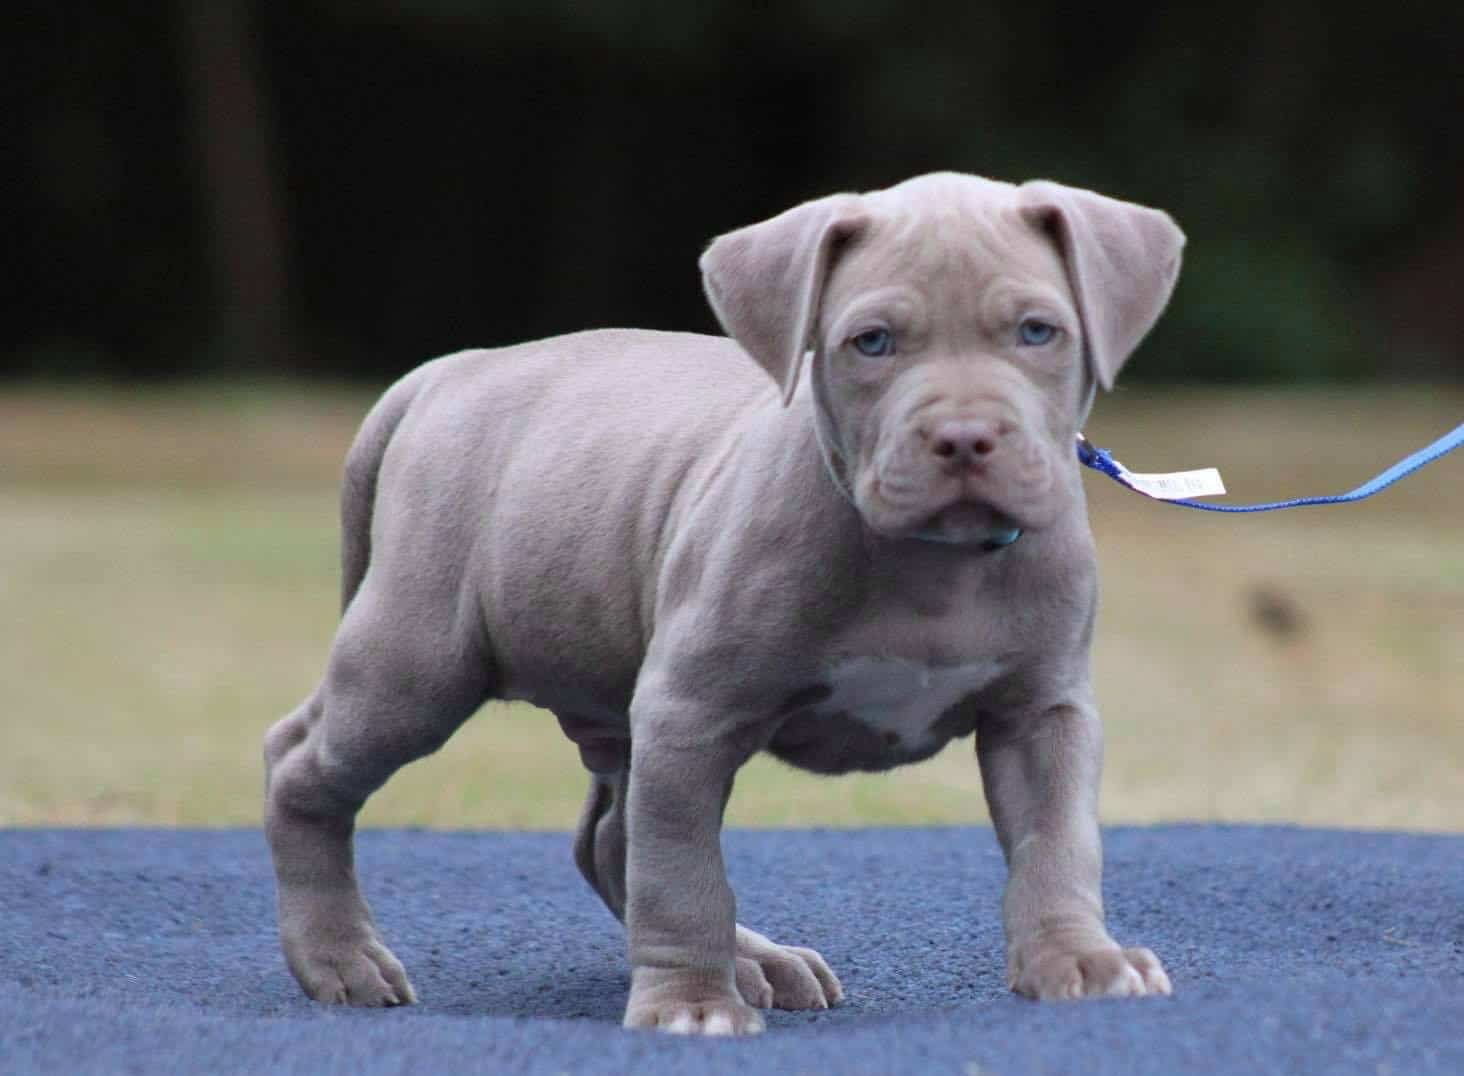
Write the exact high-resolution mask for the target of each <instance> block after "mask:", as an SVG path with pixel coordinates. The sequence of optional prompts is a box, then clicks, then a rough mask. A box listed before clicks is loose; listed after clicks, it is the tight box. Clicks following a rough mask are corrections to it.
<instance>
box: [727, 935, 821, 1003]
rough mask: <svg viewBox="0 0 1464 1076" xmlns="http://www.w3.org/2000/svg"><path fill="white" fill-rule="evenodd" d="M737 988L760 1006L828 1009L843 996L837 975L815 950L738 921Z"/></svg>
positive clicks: (745, 996) (745, 999) (748, 1001)
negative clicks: (770, 936) (782, 942)
mask: <svg viewBox="0 0 1464 1076" xmlns="http://www.w3.org/2000/svg"><path fill="white" fill-rule="evenodd" d="M737 992H738V993H740V994H741V995H742V1000H743V1001H745V1002H747V1003H748V1004H749V1005H752V1006H755V1007H756V1008H759V1009H770V1008H776V1009H827V1008H829V1007H830V1006H831V1005H837V1004H838V1003H839V1002H840V1001H841V1000H843V997H844V988H843V987H842V986H841V985H839V979H838V976H836V975H835V974H834V972H833V969H831V968H830V967H829V966H828V964H826V963H825V962H824V958H823V957H821V956H819V955H818V953H816V952H814V951H813V950H812V949H805V948H803V947H802V946H797V945H779V944H777V943H776V942H774V941H771V940H769V939H768V938H765V937H763V936H762V935H761V934H759V933H757V931H755V930H748V929H747V928H746V927H744V926H742V925H740V924H739V925H738V927H737Z"/></svg>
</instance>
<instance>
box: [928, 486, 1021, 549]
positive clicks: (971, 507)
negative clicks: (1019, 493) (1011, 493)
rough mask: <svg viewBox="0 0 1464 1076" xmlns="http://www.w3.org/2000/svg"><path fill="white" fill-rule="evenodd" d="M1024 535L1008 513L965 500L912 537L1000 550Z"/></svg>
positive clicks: (943, 511)
mask: <svg viewBox="0 0 1464 1076" xmlns="http://www.w3.org/2000/svg"><path fill="white" fill-rule="evenodd" d="M1021 533H1022V528H1021V525H1020V524H1019V523H1018V522H1017V521H1016V520H1015V519H1013V518H1012V517H1011V516H1009V515H1007V514H1006V513H1005V512H1002V511H1000V510H999V509H997V508H996V507H994V506H993V505H991V504H988V503H986V502H985V501H978V500H973V499H969V498H962V499H960V500H958V501H955V502H954V503H952V504H949V505H947V506H946V507H944V508H942V509H940V510H939V511H937V512H935V513H934V514H933V515H931V516H929V517H927V518H926V519H925V520H924V521H923V522H921V523H920V524H919V525H917V526H916V527H915V528H913V529H912V531H911V532H910V537H912V538H923V539H926V540H928V541H935V542H945V543H948V544H950V545H962V546H984V547H986V548H989V549H1000V548H1002V547H1003V546H1007V545H1010V544H1011V543H1012V542H1014V541H1016V540H1017V538H1018V537H1019V536H1020V535H1021Z"/></svg>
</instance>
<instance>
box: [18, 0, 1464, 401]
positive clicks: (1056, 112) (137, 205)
mask: <svg viewBox="0 0 1464 1076" xmlns="http://www.w3.org/2000/svg"><path fill="white" fill-rule="evenodd" d="M7 21H8V23H9V26H10V32H9V33H8V34H7V35H6V43H5V48H6V50H7V52H8V53H9V55H8V56H7V57H6V63H7V67H8V70H9V72H10V75H9V77H8V78H7V79H6V80H5V83H4V86H3V89H0V105H3V106H4V111H5V115H6V116H7V120H8V122H7V124H6V126H7V127H8V128H9V129H10V136H9V137H10V138H13V139H14V140H15V142H14V146H15V150H16V152H15V154H14V164H15V167H14V168H13V170H11V172H10V176H9V178H10V183H9V184H7V187H8V188H9V190H10V194H9V196H8V198H7V199H6V201H7V202H8V203H9V208H10V210H11V213H12V215H13V223H12V224H11V226H10V227H8V228H7V229H6V231H7V233H8V234H7V244H6V245H7V248H8V249H7V253H8V257H7V258H6V259H5V265H6V269H7V277H8V281H7V286H6V287H5V289H4V294H5V298H4V302H5V304H6V311H5V314H6V319H5V323H6V327H7V333H6V337H5V338H6V346H5V349H4V352H3V358H0V374H10V375H25V376H36V375H39V376H63V375H75V374H82V375H94V374H95V375H104V376H120V377H160V376H184V375H192V374H199V373H207V374H229V375H258V374H272V373H304V374H310V375H329V376H363V377H371V378H380V377H383V376H388V375H391V374H394V373H396V372H399V371H401V370H402V369H404V368H406V367H407V366H410V365H412V364H414V363H416V362H418V361H420V360H421V359H423V358H425V357H427V356H429V355H432V354H436V353H441V352H444V351H448V350H453V349H456V348H460V347H464V346H469V345H489V344H497V343H505V342H509V341H513V340H520V339H526V338H530V337H534V336H539V335H545V334H549V333H554V332H562V331H567V330H571V329H576V328H582V327H587V326H595V325H608V324H624V325H641V326H649V327H661V328H687V329H711V328H712V327H713V326H712V321H711V317H710V315H709V314H708V313H707V312H706V310H705V307H704V304H703V302H702V299H701V296H700V291H699V282H698V280H697V277H696V268H695V263H696V257H697V255H698V254H699V252H700V250H701V247H702V245H703V244H704V243H705V242H706V240H708V239H709V238H710V237H711V236H713V235H715V234H717V233H718V232H721V231H724V230H726V229H728V228H731V227H735V226H738V225H741V224H744V223H748V222H750V221H753V220H756V219H760V218H762V217H764V216H767V215H770V214H771V213H773V212H776V211H778V210H780V209H782V208H785V207H787V206H788V205H791V204H793V203H794V202H796V201H798V200H801V199H803V198H807V197H812V196H815V195H818V194H823V193H828V192H830V191H833V190H839V189H863V188H869V187H875V186H882V185H885V184H887V183H889V182H892V181H895V180H898V179H900V178H904V177H905V176H907V175H910V174H913V173H916V172H920V171H926V170H930V169H937V168H954V169H960V170H966V171H974V172H980V173H984V174H988V175H995V176H1000V177H1005V178H1014V179H1020V178H1027V177H1032V176H1039V175H1041V176H1048V177H1051V178H1056V179H1061V180H1064V181H1067V182H1073V183H1078V184H1081V185H1084V186H1091V187H1095V188H1098V189H1101V190H1105V191H1108V192H1110V193H1114V194H1119V195H1123V196H1126V197H1130V198H1133V199H1135V200H1138V201H1145V202H1149V203H1151V204H1155V205H1159V206H1163V207H1165V208H1167V209H1169V210H1170V211H1171V212H1173V213H1174V214H1175V216H1176V217H1177V218H1178V219H1179V220H1180V222H1181V224H1182V225H1183V226H1184V227H1185V228H1186V230H1187V231H1188V233H1189V235H1190V249H1189V254H1188V259H1187V269H1186V274H1185V277H1184V280H1183V282H1182V285H1181V289H1180V292H1179V294H1178V296H1177V298H1176V302H1175V305H1174V307H1173V308H1172V310H1171V313H1170V315H1169V316H1168V317H1167V318H1166V320H1165V322H1164V323H1163V324H1162V327H1161V329H1160V330H1159V331H1158V333H1157V334H1156V336H1155V338H1154V340H1153V343H1152V344H1151V345H1150V346H1149V347H1147V348H1146V350H1145V353H1144V355H1143V356H1142V359H1141V361H1140V362H1139V363H1138V364H1137V365H1136V367H1135V373H1142V374H1146V375H1148V376H1152V377H1165V378H1197V377H1199V378H1211V379H1222V380H1225V379H1254V378H1274V379H1296V378H1315V377H1327V378H1333V377H1349V376H1358V375H1380V376H1392V375H1404V376H1423V377H1461V376H1464V318H1461V317H1460V316H1459V313H1458V309H1457V308H1458V306H1459V298H1460V282H1461V279H1464V139H1461V137H1460V134H1461V131H1460V121H1459V116H1460V115H1461V110H1464V79H1461V77H1460V74H1459V71H1460V64H1459V61H1460V56H1459V52H1460V44H1461V42H1464V8H1461V7H1460V6H1459V5H1457V4H1453V3H1443V2H1435V3H1417V4H1412V5H1408V6H1406V7H1405V6H1403V5H1396V6H1395V7H1394V8H1390V9H1388V10H1387V11H1382V10H1381V9H1378V8H1376V7H1375V6H1362V5H1323V4H1321V3H1320V2H1314V3H1303V2H1294V0H1271V2H1263V0H1249V2H1247V0H1239V2H1236V3H1232V4H1229V5H1227V6H1226V7H1225V8H1223V9H1218V8H1211V7H1209V6H1206V5H1198V6H1188V5H1162V6H1161V5H1151V4H1141V3H1135V2H1131V0H1113V2H1111V3H1108V4H1104V5H1101V6H1100V7H1090V8H1087V9H1082V10H1081V11H1079V9H1076V8H1074V7H1073V6H1072V5H1059V4H1055V3H1052V2H1050V0H1026V2H1023V3H1015V2H1002V3H992V4H981V3H971V2H969V0H968V2H959V0H932V2H931V3H926V4H912V3H908V2H896V0H843V2H840V3H832V2H827V0H789V2H787V3H784V4H780V5H766V6H764V5H756V4H747V3H744V2H734V0H699V2H696V3H687V2H685V0H640V2H629V0H618V2H616V0H606V2H603V3H594V4H591V3H571V2H570V0H538V2H533V0H478V2H469V0H422V2H415V3H413V2H404V0H403V2H390V0H357V2H348V0H298V2H295V3H291V4H283V3H279V4H275V3H265V2H262V0H253V2H251V0H192V2H190V0H174V2H173V3H170V4H161V5H135V6H133V5H115V4H105V3H101V2H92V3H81V2H72V3H65V2H62V3H56V4H49V5H34V6H29V5H24V4H23V5H20V6H18V7H17V8H16V10H15V12H13V13H12V14H11V15H10V16H8V19H7Z"/></svg>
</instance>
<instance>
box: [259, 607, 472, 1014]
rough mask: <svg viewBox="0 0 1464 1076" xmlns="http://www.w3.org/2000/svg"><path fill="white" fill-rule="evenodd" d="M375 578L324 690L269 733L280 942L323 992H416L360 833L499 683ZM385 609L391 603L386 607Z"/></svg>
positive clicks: (394, 996) (333, 996)
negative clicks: (391, 784)
mask: <svg viewBox="0 0 1464 1076" xmlns="http://www.w3.org/2000/svg"><path fill="white" fill-rule="evenodd" d="M374 597H375V596H374V595H373V594H372V593H371V592H370V583H369V581H368V583H367V587H366V588H365V589H363V591H362V593H361V594H359V595H357V598H356V600H355V601H354V602H352V604H351V606H350V608H349V609H348V610H347V613H346V616H345V618H344V620H343V621H342V623H341V627H340V630H339V632H338V633H337V635H336V640H335V644H334V646H333V648H332V651H331V658H330V663H329V666H328V668H327V672H326V676H325V679H324V681H323V682H322V683H321V685H320V687H319V688H318V689H317V690H316V692H315V694H314V695H312V696H311V697H310V699H309V700H307V701H306V702H305V703H304V704H303V705H302V706H300V708H299V709H297V710H295V712H294V713H292V714H290V715H289V716H288V717H286V718H284V719H283V720H281V721H279V722H278V723H276V724H275V725H274V726H273V727H272V728H271V729H270V730H269V732H268V733H267V734H266V736H265V743H264V757H265V773H266V782H265V799H266V806H265V835H266V836H267V837H268V839H269V845H270V851H271V854H272V856H273V859H274V866H275V876H276V880H277V883H278V912H279V927H280V943H281V945H282V946H283V948H284V952H285V959H286V961H287V963H288V964H289V966H290V970H291V971H292V972H293V973H294V975H295V978H296V979H297V980H298V981H299V983H300V986H301V987H302V988H303V989H304V991H305V993H306V994H307V995H308V996H310V997H311V998H314V999H315V1000H317V1001H324V1002H332V1003H337V1004H349V1005H363V1006H380V1005H405V1004H410V1003H411V1002H413V1001H415V1000H416V997H415V994H414V992H413V990H412V986H411V983H410V982H408V980H407V976H406V973H405V972H404V971H403V969H402V965H401V963H400V962H399V961H398V960H397V959H396V957H395V956H393V955H392V953H391V951H390V950H389V949H388V948H387V947H386V945H385V944H384V943H383V942H382V940H381V937H380V935H379V934H378V933H377V930H376V925H375V923H374V922H373V920H372V918H371V912H370V910H369V909H368V908H367V906H366V902H365V900H364V899H363V898H362V896H361V891H360V889H359V887H358V886H357V884H356V873H355V862H354V853H353V848H352V838H353V836H354V833H355V817H356V813H357V811H359V810H360V808H361V806H362V804H363V803H365V801H366V798H367V797H368V796H369V795H370V794H371V793H372V792H374V791H375V790H376V789H377V788H379V787H380V786H381V785H382V784H384V783H385V782H386V779H387V778H388V777H390V776H391V775H392V774H393V773H394V772H395V771H396V770H397V769H399V768H400V767H402V766H404V765H406V764H407V763H408V762H411V761H412V760H414V759H417V758H421V757H422V756H424V755H427V754H430V753H431V752H433V751H435V750H437V748H439V747H440V746H442V744H443V743H444V742H446V740H447V738H448V737H449V736H451V735H452V733H453V732H454V731H455V730H456V729H457V728H458V726H459V725H461V724H462V722H463V721H465V720H466V719H467V718H468V717H469V716H471V714H472V713H473V711H474V710H476V709H477V708H478V706H479V705H480V704H481V703H482V702H483V700H484V698H485V697H486V696H487V694H488V680H489V674H488V664H487V662H485V661H483V660H481V659H480V658H479V656H478V655H477V654H475V653H470V652H467V650H466V648H464V647H462V646H454V645H453V643H452V640H450V639H446V638H434V637H433V634H432V633H431V632H423V631H421V630H420V629H421V628H422V625H421V624H413V625H411V627H412V629H413V630H410V631H404V630H403V625H402V624H401V623H400V622H399V621H397V620H396V619H395V618H393V617H391V616H388V615H386V613H385V611H384V610H383V609H382V606H383V605H385V604H387V603H377V602H375V601H374V600H373V598H374ZM379 610H380V611H379Z"/></svg>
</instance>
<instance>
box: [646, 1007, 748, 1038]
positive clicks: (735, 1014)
mask: <svg viewBox="0 0 1464 1076" xmlns="http://www.w3.org/2000/svg"><path fill="white" fill-rule="evenodd" d="M625 1026H626V1027H630V1028H648V1029H653V1030H656V1031H666V1032H669V1033H670V1034H672V1035H756V1034H758V1033H759V1032H761V1031H762V1030H763V1018H762V1017H761V1016H760V1015H759V1014H758V1011H757V1010H756V1009H754V1008H752V1006H750V1005H747V1004H744V1003H743V1002H742V1000H741V999H738V1000H736V1001H733V1000H726V999H723V1000H714V1001H670V1002H662V1003H660V1004H654V1005H637V1004H635V1002H633V1001H632V1002H631V1004H630V1006H629V1007H628V1008H627V1009H626V1010H625Z"/></svg>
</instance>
